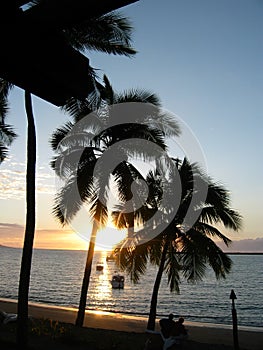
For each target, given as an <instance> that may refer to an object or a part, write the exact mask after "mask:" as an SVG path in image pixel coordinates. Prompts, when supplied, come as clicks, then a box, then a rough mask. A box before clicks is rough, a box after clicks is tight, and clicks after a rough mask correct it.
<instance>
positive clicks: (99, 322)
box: [0, 298, 263, 350]
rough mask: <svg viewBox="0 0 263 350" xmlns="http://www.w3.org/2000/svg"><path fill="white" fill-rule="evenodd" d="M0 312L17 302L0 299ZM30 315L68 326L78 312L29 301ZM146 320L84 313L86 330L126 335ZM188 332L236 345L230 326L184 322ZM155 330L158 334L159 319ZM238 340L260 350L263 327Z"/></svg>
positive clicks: (242, 332) (246, 330)
mask: <svg viewBox="0 0 263 350" xmlns="http://www.w3.org/2000/svg"><path fill="white" fill-rule="evenodd" d="M0 311H4V312H7V313H16V312H17V300H14V299H8V298H0ZM28 311H29V316H32V317H35V318H48V319H52V320H57V321H61V322H65V323H71V324H74V323H75V319H76V315H77V309H76V308H71V307H64V306H57V305H49V304H42V303H36V302H29V304H28ZM146 326H147V317H142V316H135V315H133V316H131V315H124V314H117V313H110V312H106V311H90V310H87V311H86V313H85V320H84V327H88V328H99V329H107V330H115V331H124V332H135V333H146ZM185 326H186V328H187V329H188V331H189V337H190V338H189V339H190V340H192V341H195V342H199V343H209V344H224V345H228V346H229V345H230V346H233V331H232V327H231V326H229V325H222V324H212V323H199V322H190V321H187V320H185ZM156 331H159V324H158V319H157V320H156ZM238 341H239V346H240V348H241V349H248V350H261V349H262V344H263V328H260V327H244V326H239V327H238Z"/></svg>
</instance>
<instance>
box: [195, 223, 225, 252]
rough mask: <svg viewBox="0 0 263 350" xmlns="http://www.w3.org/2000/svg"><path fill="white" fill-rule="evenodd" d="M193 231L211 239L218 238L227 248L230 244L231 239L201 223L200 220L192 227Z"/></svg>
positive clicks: (214, 228) (210, 226) (212, 227)
mask: <svg viewBox="0 0 263 350" xmlns="http://www.w3.org/2000/svg"><path fill="white" fill-rule="evenodd" d="M194 228H195V230H197V231H199V232H201V233H203V234H205V235H207V236H211V237H218V238H220V239H221V240H222V241H223V242H224V243H225V245H226V246H227V247H228V246H229V245H230V244H231V242H232V241H231V239H229V238H228V237H226V236H225V235H224V234H223V233H221V232H220V231H219V230H218V229H217V228H216V227H214V226H212V225H209V224H207V223H204V222H201V221H200V220H199V221H197V222H196V223H195V225H194Z"/></svg>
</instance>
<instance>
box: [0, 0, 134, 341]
mask: <svg viewBox="0 0 263 350" xmlns="http://www.w3.org/2000/svg"><path fill="white" fill-rule="evenodd" d="M41 2H42V1H41V0H39V1H37V0H36V1H32V2H30V3H29V4H28V6H31V5H32V6H38V5H41ZM131 33H132V27H131V25H130V23H129V20H128V19H127V18H125V17H123V16H122V15H121V14H118V13H117V12H112V13H110V14H106V15H104V16H100V17H98V18H93V19H90V20H88V21H84V22H82V23H79V24H78V25H74V27H71V28H69V27H67V28H64V29H63V30H62V32H61V34H62V35H64V36H65V38H66V40H67V41H68V43H69V44H70V45H71V46H72V47H74V48H75V49H77V50H79V51H85V50H90V49H93V50H94V49H95V50H99V51H103V52H106V53H111V54H115V55H126V56H132V55H134V54H135V50H134V49H133V48H132V47H131ZM87 80H91V83H92V84H94V92H93V93H91V94H90V96H89V97H88V98H87V100H86V103H87V101H88V100H89V99H92V98H94V96H95V97H96V95H97V93H98V91H97V89H96V80H95V73H94V70H93V69H92V68H91V70H90V76H88V77H87ZM0 83H1V86H0V94H1V95H0V98H2V96H3V93H4V89H3V87H4V86H6V84H7V82H6V81H4V80H2V79H1V81H0ZM87 84H89V82H88V81H87ZM92 95H94V96H92ZM6 98H7V96H6ZM25 108H26V112H27V120H28V139H27V152H28V154H27V195H26V197H27V215H26V228H25V236H24V246H23V255H22V262H21V270H20V280H19V292H18V327H17V342H18V344H20V345H21V346H25V345H26V344H27V325H28V293H29V284H30V270H31V260H32V251H33V242H34V234H35V167H36V132H35V124H34V116H33V107H32V100H31V94H30V91H25ZM2 151H4V152H5V149H3V148H2Z"/></svg>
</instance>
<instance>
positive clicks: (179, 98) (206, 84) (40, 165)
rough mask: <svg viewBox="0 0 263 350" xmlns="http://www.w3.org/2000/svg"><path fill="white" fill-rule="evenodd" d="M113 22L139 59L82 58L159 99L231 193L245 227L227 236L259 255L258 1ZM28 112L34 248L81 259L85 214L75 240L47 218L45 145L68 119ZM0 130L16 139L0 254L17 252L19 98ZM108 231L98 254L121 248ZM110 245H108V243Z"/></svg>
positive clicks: (154, 3)
mask: <svg viewBox="0 0 263 350" xmlns="http://www.w3.org/2000/svg"><path fill="white" fill-rule="evenodd" d="M120 12H121V13H122V14H123V15H124V16H126V17H128V18H129V20H130V21H131V23H132V26H133V28H134V31H133V35H132V38H133V46H134V48H135V49H136V50H137V54H136V55H135V56H134V57H133V58H128V57H124V56H123V57H121V56H114V55H111V56H110V55H107V54H104V53H97V52H88V53H87V56H88V57H89V59H90V65H91V66H92V67H94V68H96V69H97V70H98V71H97V72H98V75H99V76H101V77H102V76H103V74H106V75H107V76H108V78H109V79H110V81H111V83H112V85H113V87H114V89H116V90H117V91H123V90H127V89H130V88H142V89H146V90H149V91H152V92H154V93H156V94H157V95H158V96H159V98H160V100H161V102H162V106H163V108H164V109H166V110H168V111H170V112H171V113H173V114H174V115H176V116H177V117H178V120H180V121H181V124H182V125H184V126H185V129H187V131H188V132H190V133H191V135H192V137H193V138H194V139H195V141H196V144H198V147H199V149H200V150H201V151H202V155H203V159H204V160H205V165H206V169H207V172H208V174H209V175H210V176H211V177H212V178H213V179H214V180H216V181H218V182H220V183H221V184H223V185H224V186H225V187H226V188H227V189H228V190H229V191H230V193H231V206H232V207H233V208H234V209H235V210H237V211H238V212H239V213H240V214H241V215H242V217H243V227H242V229H241V230H240V231H239V232H230V231H225V232H224V233H226V234H227V235H228V236H229V237H230V238H231V239H232V240H233V241H239V242H238V245H237V246H236V247H237V249H239V250H245V249H246V247H248V245H247V244H248V242H249V250H250V251H253V250H257V251H259V250H261V251H263V228H262V224H261V222H262V207H263V199H262V198H263V184H262V175H263V162H262V149H263V138H262V130H263V118H262V111H263V108H262V107H263V98H262V92H263V68H262V67H263V65H262V63H263V22H262V15H263V1H262V0H220V1H218V0H198V1H196V0H140V1H138V2H137V3H134V4H131V5H128V6H126V7H124V8H122V9H121V10H120ZM18 54H19V53H18ZM33 107H34V114H35V121H36V128H37V227H36V235H35V247H39V248H60V249H86V247H87V244H88V243H87V239H83V236H85V235H88V232H90V227H91V226H90V224H89V218H88V217H87V213H83V214H82V215H84V217H85V229H84V231H85V233H81V234H78V233H76V231H79V228H78V224H77V223H74V224H73V225H71V226H67V227H64V228H62V227H61V225H60V224H59V223H58V222H57V221H56V219H55V218H54V216H53V215H52V205H53V199H54V195H55V192H56V188H57V183H58V182H57V181H58V180H57V179H56V178H55V176H54V174H53V172H52V171H51V169H50V166H49V163H50V160H51V158H52V156H53V153H52V151H51V148H50V145H49V139H50V136H51V134H52V132H53V131H54V130H55V129H56V128H57V127H59V126H61V125H63V124H64V123H65V122H66V121H68V120H69V118H68V116H66V115H65V114H63V113H62V112H61V111H60V109H59V108H58V107H56V106H53V105H52V104H50V103H48V102H45V101H43V100H42V99H40V98H38V97H35V96H34V97H33ZM7 122H8V123H9V124H12V125H14V126H15V130H16V132H17V133H18V134H19V137H18V138H17V139H16V140H15V142H14V143H13V145H12V146H11V148H10V152H9V158H8V160H7V161H5V162H4V163H3V164H2V165H1V166H0V215H1V217H0V244H3V245H9V246H18V247H21V246H22V244H23V234H24V225H25V170H26V168H25V163H26V116H25V109H24V96H23V91H22V90H21V89H19V88H15V89H14V90H13V91H12V93H11V96H10V113H9V117H8V120H7ZM176 145H177V143H176V141H173V142H171V144H170V147H171V148H170V152H171V154H172V155H174V156H176V152H177V147H176ZM110 230H111V229H110ZM110 230H108V231H107V232H103V233H101V234H100V237H99V238H98V239H99V242H101V243H100V244H101V245H102V246H103V245H106V246H108V245H110V244H111V243H115V242H117V241H118V239H119V234H118V233H116V230H114V232H113V233H112V232H110ZM109 236H111V237H112V238H111V239H112V241H111V243H110V242H106V237H107V239H108V237H109ZM113 236H114V238H113ZM86 238H87V237H86ZM105 242H106V243H105ZM242 242H243V244H242ZM233 247H235V246H234V245H233ZM233 250H234V248H233Z"/></svg>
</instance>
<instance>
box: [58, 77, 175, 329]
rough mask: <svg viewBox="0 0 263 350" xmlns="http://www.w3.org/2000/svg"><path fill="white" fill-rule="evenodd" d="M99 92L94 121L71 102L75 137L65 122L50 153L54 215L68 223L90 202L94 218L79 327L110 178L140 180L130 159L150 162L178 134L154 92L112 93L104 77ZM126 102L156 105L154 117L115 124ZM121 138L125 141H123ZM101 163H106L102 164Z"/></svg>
mask: <svg viewBox="0 0 263 350" xmlns="http://www.w3.org/2000/svg"><path fill="white" fill-rule="evenodd" d="M99 89H100V92H101V97H102V100H101V110H100V109H99V112H98V117H96V118H92V117H88V120H89V121H90V122H89V124H88V125H86V124H82V122H83V120H84V119H85V118H83V117H84V116H85V115H86V113H85V109H86V112H87V113H88V112H90V109H89V108H86V107H87V106H83V105H82V106H81V107H80V108H79V105H77V106H76V105H75V104H73V105H72V104H70V105H68V106H67V108H66V109H67V110H68V111H69V112H70V113H71V115H72V116H73V118H74V122H75V129H76V133H75V132H74V124H73V123H67V124H66V125H65V126H64V127H63V128H59V129H58V130H57V131H56V132H55V133H54V134H53V137H52V139H51V145H52V147H53V150H54V151H56V152H57V156H55V159H54V161H53V162H52V167H53V168H54V169H55V171H56V173H57V175H58V176H59V177H60V178H61V179H62V180H63V181H64V182H65V185H64V186H63V187H62V189H61V190H60V192H59V193H58V194H57V196H56V198H55V206H54V214H55V216H56V217H57V218H58V219H59V221H60V222H61V223H62V224H63V225H64V224H68V223H69V222H70V221H71V220H72V219H73V217H74V216H75V215H76V213H77V212H78V210H79V209H80V207H81V206H82V205H83V204H84V203H89V212H90V215H91V217H92V219H93V227H92V234H91V239H90V243H89V250H88V254H87V260H86V267H85V272H84V277H83V283H82V291H81V297H80V304H79V310H78V316H77V319H76V325H78V326H82V325H83V321H84V315H85V306H86V299H87V292H88V286H89V280H90V274H91V267H92V259H93V253H94V245H95V240H96V235H97V231H98V230H99V229H100V228H101V227H103V226H104V225H106V223H107V219H108V210H107V203H108V193H109V187H110V179H111V178H113V179H114V180H115V181H116V183H117V185H118V187H120V186H121V182H122V181H121V180H122V179H124V178H125V179H126V180H127V182H129V184H130V185H131V184H132V182H133V181H134V180H136V179H138V178H140V174H139V171H138V170H137V169H136V168H135V167H134V165H133V159H134V155H135V156H136V157H139V158H141V157H144V159H148V160H150V161H154V160H155V159H156V157H157V158H158V157H160V155H161V154H162V153H163V152H165V150H166V144H165V142H164V137H165V136H166V134H169V135H178V132H179V129H178V125H177V123H176V122H175V121H172V120H171V118H170V117H169V116H168V115H163V114H162V112H161V109H160V107H159V106H160V102H159V99H158V98H157V96H155V95H154V94H151V93H149V92H146V91H139V90H131V91H126V92H125V93H124V94H118V93H116V92H114V90H113V89H112V87H111V85H110V82H109V80H108V79H107V77H106V76H104V85H102V84H100V85H99ZM130 101H132V102H138V103H144V104H146V105H151V106H153V105H154V106H155V109H156V111H158V113H155V114H154V113H151V114H149V113H148V114H147V113H145V111H144V112H143V113H141V115H134V117H133V120H134V122H131V121H130V120H129V119H127V113H126V114H123V115H122V116H121V117H122V118H121V120H122V123H121V124H118V123H117V124H116V123H115V122H114V121H115V119H116V114H115V113H114V111H115V108H117V107H116V106H118V105H120V104H123V105H124V104H125V102H130ZM112 103H113V105H112ZM151 111H153V109H151ZM126 112H127V111H126ZM137 112H138V110H137ZM148 112H149V110H148ZM136 121H137V122H138V123H136ZM160 125H161V128H162V129H161V130H160V128H159V126H160ZM94 130H95V135H94ZM69 131H70V133H69ZM136 138H137V139H142V140H150V141H151V142H152V143H155V144H156V145H158V147H159V148H158V150H159V154H158V153H156V152H154V151H156V150H154V151H151V150H149V149H147V150H146V151H145V150H143V149H142V148H141V147H138V146H137V145H136V142H134V140H135V139H136ZM124 140H125V142H122V141H124ZM127 140H128V141H129V140H130V141H131V142H127ZM115 146H116V147H115ZM111 147H115V148H114V152H111ZM76 155H77V157H76ZM101 160H102V162H103V163H104V164H102V163H101V162H100V161H101ZM112 163H113V164H114V166H112ZM96 167H97V168H96ZM95 170H96V172H95ZM130 192H131V190H130Z"/></svg>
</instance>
